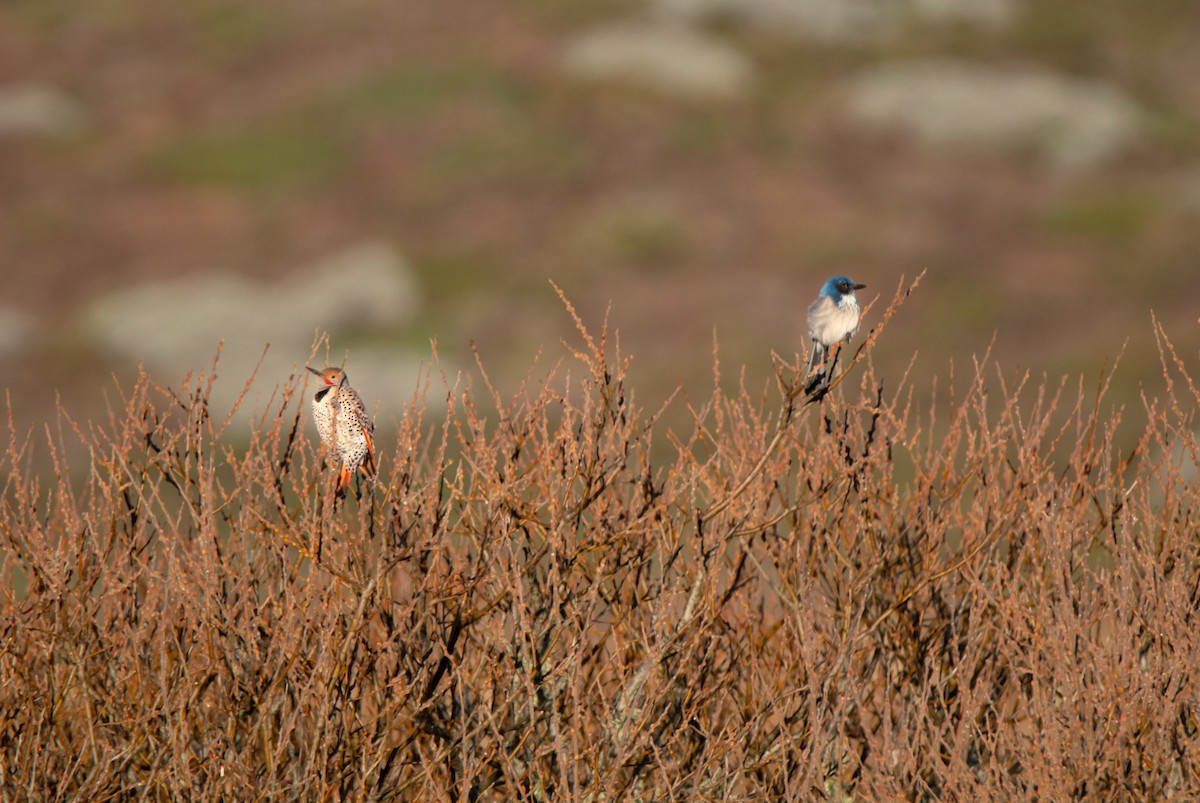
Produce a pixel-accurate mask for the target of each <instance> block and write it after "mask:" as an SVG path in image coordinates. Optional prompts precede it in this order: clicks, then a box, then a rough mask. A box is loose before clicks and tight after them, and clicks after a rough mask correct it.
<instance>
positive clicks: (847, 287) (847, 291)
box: [821, 276, 866, 301]
mask: <svg viewBox="0 0 1200 803" xmlns="http://www.w3.org/2000/svg"><path fill="white" fill-rule="evenodd" d="M864 287H866V285H865V284H859V283H858V282H856V281H854V280H853V279H851V278H850V277H849V276H834V277H832V278H831V279H830V280H829V281H827V282H825V286H824V287H822V288H821V295H823V296H829V297H830V298H832V299H833V300H834V301H837V300H838V299H839V298H841V297H842V296H852V295H854V291H855V290H861V289H863V288H864Z"/></svg>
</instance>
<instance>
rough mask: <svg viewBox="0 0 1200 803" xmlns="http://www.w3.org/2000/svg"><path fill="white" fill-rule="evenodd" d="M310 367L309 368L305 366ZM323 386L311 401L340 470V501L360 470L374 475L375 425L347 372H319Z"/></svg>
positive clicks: (332, 459) (327, 448) (324, 442)
mask: <svg viewBox="0 0 1200 803" xmlns="http://www.w3.org/2000/svg"><path fill="white" fill-rule="evenodd" d="M305 367H308V366H305ZM308 370H309V371H311V372H312V373H314V374H316V375H317V376H318V377H320V379H321V382H322V383H323V384H322V386H321V387H320V388H319V389H318V390H317V393H316V395H315V396H313V400H312V414H313V422H314V423H316V425H317V434H318V435H320V436H321V443H322V445H324V447H325V453H326V455H328V458H329V461H330V462H331V463H332V464H333V465H335V466H337V476H336V478H335V484H334V492H335V493H336V494H337V495H338V496H339V497H340V496H343V495H344V494H345V493H346V487H347V486H348V485H349V484H350V481H351V480H352V479H353V478H354V474H355V472H356V471H358V470H359V469H361V470H362V471H363V473H364V474H366V475H368V476H370V475H372V474H374V473H375V439H374V437H373V433H374V432H375V425H374V424H372V423H371V419H370V418H369V417H368V416H367V408H366V406H365V405H364V404H363V401H362V397H361V396H359V395H358V391H356V390H355V389H354V388H352V387H350V381H349V379H348V378H347V377H346V372H345V371H343V370H342V369H341V368H325V369H323V370H320V371H318V370H317V369H316V368H311V367H309V368H308Z"/></svg>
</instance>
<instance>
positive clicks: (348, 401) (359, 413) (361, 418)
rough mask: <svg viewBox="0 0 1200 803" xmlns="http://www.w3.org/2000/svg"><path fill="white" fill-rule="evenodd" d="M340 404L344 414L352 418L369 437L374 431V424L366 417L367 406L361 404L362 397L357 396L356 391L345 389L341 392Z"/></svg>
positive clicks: (369, 417)
mask: <svg viewBox="0 0 1200 803" xmlns="http://www.w3.org/2000/svg"><path fill="white" fill-rule="evenodd" d="M342 403H343V404H344V405H345V409H346V414H347V415H349V416H352V417H353V418H354V419H355V420H356V421H357V422H358V424H359V425H360V426H361V427H362V428H363V431H364V432H366V433H367V434H368V435H370V434H371V433H373V432H374V431H375V424H374V422H372V421H371V416H369V415H367V405H365V404H363V400H362V396H359V395H358V391H357V390H355V389H354V388H345V389H344V390H343V392H342Z"/></svg>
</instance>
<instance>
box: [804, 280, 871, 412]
mask: <svg viewBox="0 0 1200 803" xmlns="http://www.w3.org/2000/svg"><path fill="white" fill-rule="evenodd" d="M864 287H866V285H865V284H859V283H858V282H856V281H854V280H853V279H851V278H850V277H849V276H833V277H831V278H830V279H829V280H828V281H827V282H825V284H824V285H822V286H821V292H820V294H819V295H818V296H817V300H816V301H814V302H813V303H811V304H809V305H808V336H809V337H811V338H812V352H811V353H810V354H809V355H808V370H807V371H806V372H805V376H806V377H808V381H807V383H806V384H805V386H804V392H805V393H807V394H808V395H809V396H816V395H817V394H819V393H823V392H824V391H825V390H826V389H827V388H828V387H829V379H830V377H832V376H833V369H834V367H835V366H836V365H837V358H838V353H839V352H840V351H841V349H838V351H837V352H834V355H833V359H832V360H830V359H829V350H830V349H831V348H833V347H834V346H836V345H838V344H839V343H845V342H849V340H850V338H852V337H854V333H855V332H857V331H858V322H859V316H860V311H859V308H858V298H856V297H855V295H854V291H855V290H862V289H863V288H864Z"/></svg>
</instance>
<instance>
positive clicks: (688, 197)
mask: <svg viewBox="0 0 1200 803" xmlns="http://www.w3.org/2000/svg"><path fill="white" fill-rule="evenodd" d="M1198 254H1200V4H1197V3H1195V2H1193V1H1192V0H1140V1H1139V2H1120V1H1119V0H1092V1H1091V2H1087V3H1081V2H1079V1H1078V0H587V2H580V0H505V1H503V2H502V1H501V0H407V1H406V2H400V3H397V2H392V1H391V0H345V1H344V2H337V3H330V2H315V1H312V0H256V2H252V3H251V2H228V1H227V0H189V2H187V3H162V2H159V0H89V2H87V3H78V2H72V0H6V2H5V3H3V4H2V5H0V271H2V275H3V277H4V282H3V290H2V292H0V364H2V365H3V369H4V375H5V377H6V383H5V384H6V386H7V389H8V392H9V395H10V400H11V405H12V408H13V413H14V416H15V419H16V422H17V424H18V426H19V427H29V426H34V425H37V424H38V423H39V422H41V421H44V420H46V418H48V417H50V416H52V414H53V404H54V399H55V398H56V395H57V396H58V397H59V398H61V400H62V404H63V406H64V407H65V408H66V409H67V410H68V411H69V412H70V413H71V414H72V415H73V416H75V417H76V418H87V417H89V416H91V415H94V414H96V413H97V412H99V411H100V410H102V409H103V404H104V401H103V400H104V396H105V394H106V393H107V394H109V395H110V396H111V395H113V389H114V388H115V387H116V385H115V384H114V382H113V379H112V377H113V374H114V373H115V374H116V375H117V376H118V377H127V376H130V375H132V374H133V373H134V372H135V371H136V365H137V364H138V362H139V361H144V362H145V365H146V366H147V368H148V369H149V370H150V371H151V372H152V373H153V374H154V375H155V377H156V378H158V379H159V380H160V381H162V382H164V383H167V384H171V385H178V384H179V382H180V381H182V379H183V378H184V377H185V375H186V374H187V373H188V371H190V370H194V369H199V368H205V367H207V366H209V365H210V364H211V362H212V358H213V355H214V353H215V351H216V347H217V344H218V342H219V341H220V340H221V339H222V338H223V339H224V340H225V346H224V352H223V356H222V362H221V369H220V371H219V374H220V380H219V382H218V388H219V392H218V399H219V400H220V399H224V400H231V399H232V398H233V397H235V396H236V395H237V393H238V392H239V391H240V390H241V388H242V386H243V384H244V382H245V379H246V378H247V376H249V374H250V372H251V371H252V370H253V368H254V365H255V364H256V363H257V362H258V360H259V359H260V357H261V356H262V353H263V346H264V343H266V342H268V341H269V342H270V343H271V347H270V349H269V351H268V352H267V357H266V358H265V361H264V363H263V369H262V372H261V374H260V380H259V384H260V386H263V387H265V389H266V390H268V391H269V390H270V388H271V387H272V386H273V385H274V384H275V383H277V382H281V381H283V380H284V379H286V377H287V375H288V372H289V371H291V370H293V368H294V367H295V366H298V365H302V364H303V363H304V362H305V361H306V360H307V359H308V356H309V353H310V348H311V345H312V343H313V342H314V334H315V333H316V332H317V331H328V332H329V334H330V348H329V360H330V361H331V362H332V363H341V362H343V360H344V361H345V365H346V368H347V371H348V374H349V376H350V378H351V380H352V382H353V383H354V384H355V385H356V386H357V387H359V388H360V389H361V391H362V392H363V395H364V396H365V397H366V398H367V399H368V402H369V403H370V405H371V406H372V408H373V409H375V410H376V411H377V413H378V415H379V417H380V419H381V421H382V422H384V423H385V424H386V421H387V420H388V419H389V418H392V417H394V416H395V415H396V414H397V413H398V411H400V410H401V409H402V406H403V404H404V403H405V402H407V401H408V400H409V398H410V397H411V394H412V390H413V385H414V382H415V376H416V373H415V372H416V369H417V366H419V365H420V364H421V362H422V361H423V360H424V361H427V360H428V359H429V356H430V339H431V338H435V339H436V341H437V344H438V352H439V354H440V356H441V358H442V360H443V362H444V364H445V366H446V368H447V370H448V371H450V372H453V371H454V370H456V369H457V368H459V367H469V366H471V364H472V361H473V358H472V356H471V351H470V343H471V342H472V341H474V342H475V343H476V344H477V347H478V349H479V352H480V355H481V357H482V359H483V361H484V364H485V365H486V367H487V368H488V370H489V373H490V374H491V377H492V379H493V381H494V382H496V384H497V385H498V386H499V388H500V389H501V390H502V391H513V390H515V389H516V387H517V386H518V383H519V381H520V379H521V378H522V377H523V376H524V375H525V374H526V373H527V372H528V371H529V369H530V367H531V366H532V365H533V363H534V361H535V359H536V358H537V355H538V353H539V351H542V352H543V357H542V359H543V361H544V362H546V363H550V362H554V361H557V360H558V359H560V358H561V357H562V356H563V355H564V354H565V353H566V352H565V350H564V349H563V347H562V345H561V340H562V339H563V338H564V337H566V338H568V339H572V338H573V337H574V336H573V326H572V324H571V321H570V318H569V316H568V315H567V314H566V312H565V311H564V309H563V306H562V304H561V303H560V302H559V300H558V299H557V297H556V295H555V293H554V290H553V287H552V286H551V284H550V281H551V280H552V281H553V282H555V283H556V284H557V285H558V286H560V287H561V288H562V289H563V291H564V293H565V294H566V295H567V296H568V298H569V299H570V300H571V301H572V302H573V303H574V304H575V305H576V307H577V308H578V309H579V310H580V312H581V314H582V315H583V316H584V317H585V319H586V320H587V321H589V322H590V323H594V324H596V325H597V326H598V325H599V323H600V321H601V320H602V319H603V316H604V315H605V311H606V310H607V309H610V308H611V311H610V312H609V321H610V326H611V327H612V328H615V329H617V330H619V332H620V345H621V348H622V350H623V351H624V352H625V353H627V354H631V355H633V356H634V363H633V366H632V369H631V381H632V384H633V386H634V388H635V389H636V397H637V400H638V402H639V403H641V404H643V405H646V406H649V407H656V406H657V405H658V404H659V403H660V402H661V401H662V400H663V399H665V398H666V396H667V395H668V394H670V393H671V391H672V390H673V389H674V388H676V387H677V386H680V385H682V386H683V387H684V388H685V390H687V391H688V393H689V395H692V396H693V397H699V398H701V399H703V398H707V395H708V392H709V388H710V387H711V367H712V357H711V354H712V344H713V338H714V331H715V333H716V338H717V340H718V341H719V344H720V354H721V360H722V374H723V381H724V382H725V383H726V384H731V385H732V384H733V383H735V382H736V380H737V377H738V375H739V372H741V371H742V370H743V366H744V370H745V375H746V377H747V381H748V383H749V385H750V387H752V388H759V387H763V386H765V383H766V382H767V381H768V379H769V377H770V376H771V368H770V351H771V350H772V349H774V350H776V351H778V352H780V353H781V354H784V355H789V356H790V355H792V354H794V353H795V352H796V351H798V350H800V349H801V348H802V344H803V341H804V338H805V326H804V311H805V308H806V306H807V305H808V303H809V301H811V300H812V298H813V297H814V296H815V294H816V292H817V290H818V288H819V287H820V285H821V283H822V282H823V281H824V280H825V278H826V277H828V276H830V275H832V274H839V273H845V274H849V275H851V276H852V277H853V278H855V279H856V280H858V281H860V282H864V283H866V284H867V285H868V286H869V287H868V289H867V290H865V291H862V292H861V293H860V297H861V298H862V300H863V301H870V300H871V299H873V298H875V297H876V294H881V296H882V300H883V301H885V302H886V300H887V299H888V298H890V296H891V294H892V292H893V291H894V290H895V288H896V287H897V285H898V284H899V282H900V279H901V276H907V277H909V278H910V279H911V278H912V277H913V276H915V275H916V274H917V273H919V272H920V271H922V270H927V271H928V273H927V275H926V276H925V278H924V280H923V283H922V285H921V288H920V290H919V291H918V293H917V294H916V295H915V296H914V297H913V298H912V299H911V300H910V301H909V302H908V303H907V304H906V305H905V306H904V308H903V310H902V312H901V313H900V315H899V316H898V317H897V318H896V319H895V320H894V321H893V323H892V325H891V326H890V328H889V330H888V332H887V335H886V338H885V340H884V341H883V342H882V343H881V344H880V347H879V349H878V351H877V352H876V356H875V362H876V366H877V368H878V369H879V371H880V373H881V374H883V375H884V376H885V377H886V376H888V375H889V374H890V373H894V374H895V380H894V381H893V386H894V384H895V382H896V381H898V380H899V377H900V375H901V374H902V373H903V372H904V371H905V370H907V369H908V367H909V364H910V363H912V378H913V380H914V382H915V384H916V387H917V389H918V392H919V393H927V392H929V391H930V389H931V387H932V378H933V377H934V376H938V377H941V379H940V380H939V381H941V382H942V383H943V387H944V383H945V381H946V379H947V377H948V374H949V371H950V365H951V360H953V361H954V365H955V366H956V367H955V373H956V374H958V375H960V376H961V375H962V374H965V373H967V372H968V369H969V367H970V360H971V358H972V356H973V355H982V354H983V353H984V352H985V351H987V350H988V348H989V346H990V347H991V348H992V353H993V356H994V357H996V359H997V361H998V363H999V365H1000V367H1001V371H1002V372H1003V373H1004V375H1005V376H1008V377H1013V378H1018V379H1019V378H1020V377H1022V376H1024V375H1025V374H1026V373H1027V372H1032V375H1033V377H1034V378H1035V380H1036V379H1038V378H1040V377H1041V375H1042V374H1043V373H1044V374H1046V375H1047V376H1049V377H1050V378H1051V380H1052V381H1054V382H1057V380H1058V378H1059V377H1060V376H1061V375H1062V374H1064V373H1068V374H1072V375H1078V374H1083V375H1084V376H1085V377H1090V378H1092V379H1094V378H1095V377H1096V376H1098V375H1099V373H1100V369H1101V366H1102V365H1103V364H1104V362H1105V361H1106V360H1111V358H1113V357H1115V356H1116V355H1117V354H1118V352H1120V351H1121V349H1122V348H1123V347H1125V356H1124V359H1123V362H1122V364H1121V367H1120V369H1119V372H1118V374H1117V379H1116V388H1115V391H1114V394H1113V396H1112V399H1113V400H1114V401H1117V402H1126V403H1132V404H1133V405H1134V406H1135V407H1136V401H1137V398H1138V393H1139V389H1140V388H1141V387H1143V386H1145V387H1147V388H1148V389H1150V390H1151V391H1152V392H1153V390H1154V388H1156V387H1158V386H1159V385H1160V384H1161V374H1160V371H1159V365H1158V356H1157V352H1156V349H1155V345H1154V337H1153V331H1152V325H1151V312H1153V313H1154V314H1155V315H1157V316H1158V318H1159V320H1160V321H1161V322H1162V323H1163V324H1164V326H1165V327H1166V330H1167V332H1168V334H1169V335H1170V336H1171V337H1172V338H1173V339H1174V342H1175V343H1176V345H1177V346H1179V347H1180V348H1181V352H1182V354H1183V355H1184V356H1185V357H1186V358H1187V359H1191V360H1194V359H1196V355H1197V349H1198V347H1200V322H1198V317H1200V265H1198V264H1197V255H1198ZM884 305H885V304H880V305H879V306H877V307H876V309H875V311H874V312H875V314H876V316H877V315H878V313H879V311H880V310H881V309H882V306H884ZM873 322H874V321H872V320H871V319H870V318H868V319H867V325H868V326H869V325H870V324H872V323H873ZM572 342H576V341H574V340H573V341H572ZM324 354H325V352H324V351H322V355H321V357H319V358H318V362H320V361H321V360H323V359H324ZM914 354H915V355H916V357H915V360H914ZM1192 367H1196V366H1194V365H1193V366H1192ZM543 370H544V369H543V368H538V369H537V374H538V375H540V374H541V372H542V371H543ZM439 396H440V394H439V393H438V392H436V390H435V392H434V393H433V394H432V399H431V401H435V402H436V401H437V398H438V397H439ZM265 403H266V402H265V397H260V398H259V399H257V400H254V401H253V402H252V405H251V406H252V407H253V406H254V405H258V406H259V409H261V407H262V405H264V404H265Z"/></svg>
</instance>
